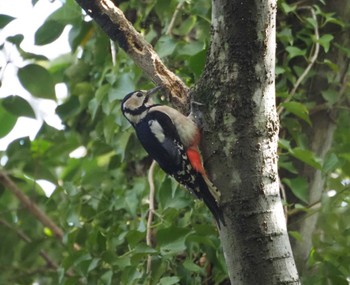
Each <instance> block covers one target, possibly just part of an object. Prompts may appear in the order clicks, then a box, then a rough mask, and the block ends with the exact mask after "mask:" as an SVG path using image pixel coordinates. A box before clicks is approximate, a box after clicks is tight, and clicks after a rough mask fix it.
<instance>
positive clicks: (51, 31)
mask: <svg viewBox="0 0 350 285" xmlns="http://www.w3.org/2000/svg"><path fill="white" fill-rule="evenodd" d="M64 27H65V25H64V24H61V23H59V22H57V21H54V20H48V21H45V22H44V24H43V25H42V26H41V27H40V28H39V29H38V30H37V31H36V32H35V35H34V43H35V44H36V45H38V46H42V45H47V44H49V43H52V42H53V41H55V40H57V39H58V38H59V37H60V35H61V34H62V32H63V30H64Z"/></svg>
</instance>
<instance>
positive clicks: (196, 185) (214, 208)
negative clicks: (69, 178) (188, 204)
mask: <svg viewBox="0 0 350 285" xmlns="http://www.w3.org/2000/svg"><path fill="white" fill-rule="evenodd" d="M159 89H160V87H159V86H158V87H155V88H153V89H151V90H149V91H144V90H138V91H134V92H131V93H129V94H127V95H126V96H125V98H124V99H123V101H122V104H121V109H122V112H123V115H124V116H125V117H126V119H127V120H128V121H129V122H130V123H131V125H132V126H133V127H134V129H135V131H136V135H137V137H138V139H139V141H140V142H141V144H142V146H143V147H144V149H145V150H146V151H147V153H148V154H149V155H150V156H151V157H152V158H153V159H154V160H155V161H156V162H157V163H158V164H159V166H160V168H162V169H163V170H164V171H165V172H166V173H167V174H169V175H171V176H172V177H174V178H175V180H176V181H178V182H179V183H180V184H182V185H183V186H185V187H186V188H187V189H188V190H189V191H190V192H191V193H192V194H194V195H195V196H196V197H197V198H199V199H202V200H203V201H204V203H205V204H206V206H207V207H208V208H209V210H210V211H211V212H212V214H213V216H214V218H215V220H216V222H217V225H218V226H219V227H220V222H221V224H224V220H223V215H222V212H221V210H220V209H219V207H218V202H219V200H220V192H219V191H218V189H217V188H216V187H215V186H214V185H213V183H212V182H211V181H210V180H209V178H208V176H207V174H206V172H205V170H204V167H203V164H202V160H201V155H200V152H199V149H198V145H199V142H200V130H199V128H198V126H197V124H196V123H195V122H194V121H193V120H192V118H191V116H185V115H183V114H181V113H180V112H179V111H177V110H175V109H173V108H171V107H169V106H166V105H160V104H155V103H154V102H153V100H152V98H151V95H153V94H154V93H156V92H157V91H158V90H159Z"/></svg>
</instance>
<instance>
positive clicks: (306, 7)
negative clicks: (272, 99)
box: [277, 6, 320, 115]
mask: <svg viewBox="0 0 350 285" xmlns="http://www.w3.org/2000/svg"><path fill="white" fill-rule="evenodd" d="M302 9H307V10H310V12H311V15H312V18H313V19H314V20H315V27H314V33H315V50H314V53H313V55H312V56H311V58H310V62H309V64H308V66H307V67H306V68H305V70H304V72H303V73H302V74H301V75H300V76H299V78H298V80H297V81H296V82H295V84H294V86H293V89H292V90H291V91H290V93H289V95H288V97H287V98H286V99H285V100H284V101H283V103H287V102H289V101H290V100H291V99H292V98H293V96H294V94H295V93H296V91H297V89H298V87H299V85H300V84H301V82H303V80H304V79H305V77H306V76H307V75H308V73H309V72H310V70H311V68H312V66H313V65H314V64H315V62H316V60H317V57H318V54H319V52H320V44H319V39H320V34H319V31H318V24H317V17H316V13H315V10H314V8H313V7H311V6H303V7H299V8H298V10H302ZM283 110H284V108H283V106H282V105H279V106H278V108H277V113H278V115H280V114H281V113H282V112H283Z"/></svg>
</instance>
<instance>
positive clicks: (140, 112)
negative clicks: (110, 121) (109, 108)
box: [121, 86, 161, 125]
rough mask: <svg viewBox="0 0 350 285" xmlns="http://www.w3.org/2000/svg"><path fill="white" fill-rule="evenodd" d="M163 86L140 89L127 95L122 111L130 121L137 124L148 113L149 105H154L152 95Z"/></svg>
mask: <svg viewBox="0 0 350 285" xmlns="http://www.w3.org/2000/svg"><path fill="white" fill-rule="evenodd" d="M160 88H161V87H160V86H157V87H155V88H153V89H151V90H148V91H145V90H138V91H134V92H131V93H129V94H127V95H126V96H125V98H124V99H123V101H122V105H121V108H122V112H123V115H124V116H125V117H126V118H127V119H128V121H129V122H130V123H131V124H133V125H135V124H137V123H138V122H140V121H141V120H142V119H143V118H144V117H145V116H146V114H147V111H148V109H149V107H151V106H152V105H154V102H153V100H152V98H151V95H153V94H154V93H156V92H157V91H158V90H159V89H160Z"/></svg>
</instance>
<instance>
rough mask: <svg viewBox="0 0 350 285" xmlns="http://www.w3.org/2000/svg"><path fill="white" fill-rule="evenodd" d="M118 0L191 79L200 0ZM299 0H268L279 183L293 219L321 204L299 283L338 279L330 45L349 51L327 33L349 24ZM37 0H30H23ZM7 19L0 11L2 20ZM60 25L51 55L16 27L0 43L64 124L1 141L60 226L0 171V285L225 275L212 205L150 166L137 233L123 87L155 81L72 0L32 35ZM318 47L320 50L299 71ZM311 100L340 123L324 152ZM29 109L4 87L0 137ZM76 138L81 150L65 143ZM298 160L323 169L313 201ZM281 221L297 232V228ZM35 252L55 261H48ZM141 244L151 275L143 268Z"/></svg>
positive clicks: (340, 156) (344, 242)
mask: <svg viewBox="0 0 350 285" xmlns="http://www.w3.org/2000/svg"><path fill="white" fill-rule="evenodd" d="M41 1H45V0H41ZM56 1H58V0H56ZM344 1H345V0H344ZM115 2H116V3H117V4H118V6H119V7H120V8H121V9H122V10H123V11H124V12H125V15H126V16H127V18H128V19H129V20H130V21H131V22H132V23H133V25H134V26H135V28H136V29H137V30H138V31H140V32H141V33H142V34H143V35H144V36H145V38H146V39H147V40H148V41H149V42H150V43H152V45H153V46H154V47H155V49H156V51H157V52H158V53H159V55H160V56H161V58H162V60H163V61H164V62H165V63H166V65H167V66H168V67H169V68H170V69H171V70H172V71H174V72H175V73H176V74H178V75H179V76H180V77H181V78H182V79H183V80H184V81H185V82H186V84H187V85H188V86H191V85H193V84H194V83H195V82H196V81H197V79H198V78H199V77H200V75H201V73H202V71H203V68H204V65H205V57H206V51H207V47H208V44H209V41H210V21H211V3H210V1H208V0H196V1H191V0H186V1H184V0H170V1H169V0H166V1H165V0H158V1H156V0H145V1H136V0H131V1H115ZM309 2H311V4H312V5H310V6H307V7H308V8H305V6H304V7H301V6H300V4H298V3H295V4H293V3H287V1H285V0H281V1H278V13H279V14H278V22H277V42H278V43H277V66H276V86H277V102H278V106H279V107H278V108H279V109H278V110H279V112H280V119H281V135H280V137H281V139H280V145H279V146H280V148H279V149H280V150H279V154H280V169H281V172H280V174H281V179H282V180H281V181H282V185H281V188H283V189H284V192H285V195H284V198H285V200H286V201H285V204H286V208H288V210H289V213H290V217H289V221H292V222H293V219H294V216H293V215H294V213H295V212H297V214H296V215H298V213H300V212H302V213H307V215H313V214H314V212H315V211H317V213H318V214H319V215H320V216H319V221H318V225H317V229H316V230H315V233H314V235H313V247H312V250H311V253H310V257H309V260H308V263H307V266H308V270H307V271H306V272H305V273H303V276H302V277H303V280H304V284H348V280H349V278H350V266H349V264H350V215H349V214H350V213H349V210H350V208H349V197H350V194H349V176H350V153H349V150H350V132H349V122H350V112H349V107H350V104H349V99H350V97H349V94H348V91H349V82H348V81H347V80H346V79H347V78H348V76H349V74H348V73H347V72H343V78H342V80H339V78H338V74H339V73H340V71H341V70H342V69H343V66H340V63H339V62H338V61H337V60H335V59H334V57H331V56H329V54H331V52H334V51H335V50H336V51H338V52H340V53H341V54H342V55H343V58H345V60H344V61H343V62H342V64H343V63H344V64H348V62H349V58H350V46H349V45H347V42H346V41H336V40H335V35H334V34H333V33H331V32H330V27H331V28H332V27H335V28H336V29H337V31H339V32H340V33H343V34H346V32H348V31H349V23H348V21H345V20H344V19H343V18H341V17H340V16H339V15H338V14H336V13H332V11H328V10H327V5H326V3H324V1H316V0H315V1H309ZM36 3H37V0H32V5H36ZM311 10H312V11H313V12H312V13H311ZM176 11H177V12H176ZM313 13H314V14H313ZM13 20H14V18H12V17H11V16H9V15H4V14H2V15H0V28H6V26H7V25H9V24H10V23H11V22H12V21H13ZM67 27H68V29H69V45H70V47H71V52H70V53H68V54H64V55H60V56H59V57H57V58H56V59H54V60H49V59H48V58H46V57H45V56H43V55H40V54H34V53H31V52H28V51H25V50H23V49H22V47H21V42H22V41H23V35H21V34H16V35H12V36H9V37H7V38H6V39H5V41H4V42H2V43H0V44H1V46H0V48H1V52H2V53H3V54H4V56H5V57H6V56H7V55H6V48H5V47H8V46H12V48H15V49H16V50H17V51H18V53H19V54H20V56H21V57H22V59H23V61H24V63H25V64H24V65H23V66H18V72H17V76H18V79H19V81H20V83H21V85H22V86H23V87H24V88H25V89H26V90H27V91H28V92H29V93H30V94H31V96H34V97H36V98H44V99H50V100H53V101H55V102H56V103H57V108H56V113H57V115H58V116H59V117H60V119H61V120H62V124H63V125H64V128H63V129H61V130H58V129H56V128H54V127H53V126H51V125H50V124H48V123H47V122H45V121H44V122H43V124H42V126H41V128H40V130H39V131H38V133H37V135H36V136H35V138H34V139H32V140H30V139H29V138H28V137H22V138H19V139H17V140H14V141H13V142H11V143H10V144H9V145H8V146H7V148H6V149H5V150H3V151H0V161H1V165H0V171H1V172H6V173H7V174H8V175H9V176H10V178H11V179H12V180H13V181H14V182H15V183H16V185H17V186H18V187H19V188H20V189H21V191H23V192H24V193H25V194H26V195H27V196H29V197H30V199H31V200H32V201H33V202H34V203H35V204H37V205H38V206H39V207H40V208H41V209H42V210H43V211H44V212H45V213H46V215H47V216H49V217H51V218H52V219H53V220H54V221H55V223H56V224H57V225H58V226H59V227H60V228H61V229H62V230H63V232H64V237H63V239H62V241H59V240H58V239H57V238H56V237H55V235H54V233H53V232H52V230H51V229H50V228H47V227H45V226H42V224H41V223H40V222H39V221H38V220H37V219H36V218H35V217H34V216H32V215H31V214H30V212H29V211H28V210H27V209H26V208H25V207H23V205H22V204H21V203H20V202H19V201H18V200H17V199H16V197H15V196H14V195H13V194H12V193H11V192H10V191H8V190H7V189H5V187H4V186H3V185H1V184H0V240H1V242H0V270H1V275H0V284H128V285H129V284H161V285H171V284H229V281H228V278H227V273H226V269H225V262H224V258H223V253H222V250H221V247H220V240H219V237H218V232H217V230H216V228H215V225H214V223H213V221H212V218H211V216H210V215H209V212H208V210H207V209H205V207H204V205H203V204H202V203H201V202H199V201H195V200H194V199H193V198H192V197H191V196H190V195H189V194H188V193H187V192H186V191H184V190H183V189H182V188H181V187H179V186H178V185H177V184H176V183H175V182H174V181H173V180H171V179H170V178H169V177H167V176H165V175H164V173H163V172H162V171H160V170H159V168H158V167H156V169H155V173H154V182H155V188H156V199H155V202H156V214H155V217H154V221H153V226H152V242H153V246H152V247H150V246H148V245H146V228H147V226H146V224H147V216H148V207H149V206H148V193H149V184H148V181H147V172H148V169H149V167H150V165H151V160H150V159H149V158H148V157H147V155H146V153H145V152H144V151H143V149H142V148H141V147H140V145H139V143H138V141H137V138H136V136H135V134H134V132H133V130H132V129H131V127H130V126H129V124H128V123H127V122H126V120H125V119H124V118H123V117H122V114H121V111H120V101H121V100H122V99H123V97H124V96H125V94H127V93H129V92H131V91H133V90H136V89H148V88H151V87H152V86H153V85H152V84H151V82H150V81H149V80H148V79H147V78H146V77H145V76H144V75H143V73H142V71H141V70H140V69H139V68H138V67H137V66H135V64H134V63H133V62H132V61H131V60H130V59H129V58H128V56H127V55H126V54H125V53H124V52H123V50H121V49H120V48H119V47H118V46H114V45H113V44H112V43H111V42H110V40H109V39H108V38H107V37H106V35H105V34H104V33H103V32H102V31H101V30H100V29H99V27H98V26H97V25H96V24H95V23H94V22H93V21H91V19H90V18H89V17H88V16H86V15H84V14H83V13H82V11H81V9H80V7H79V6H78V5H77V4H76V3H75V1H74V0H66V1H62V6H61V8H59V9H58V10H56V11H55V12H54V13H52V14H51V15H47V19H46V21H45V22H44V24H43V25H42V26H41V27H40V28H39V29H38V30H37V31H36V33H35V44H36V45H46V44H49V43H52V42H54V41H55V40H56V39H58V38H59V37H60V35H61V34H62V32H63V31H64V29H67ZM316 28H317V31H318V33H319V35H318V36H317V35H316V34H315V31H316ZM317 46H318V48H319V51H318V53H317V57H316V60H315V61H314V63H313V65H312V68H311V69H310V71H309V72H307V74H306V75H303V73H304V71H305V70H306V69H307V67H308V65H310V62H312V56H313V55H315V51H317ZM8 65H16V63H15V62H11V60H9V61H8V62H7V63H6V65H5V66H2V67H1V68H2V73H1V74H3V70H4V69H6V67H7V66H8ZM317 66H322V68H323V69H322V72H323V73H322V74H323V76H324V77H325V81H326V83H327V84H326V85H325V86H326V87H325V88H324V89H322V90H321V94H320V96H318V97H317V98H315V96H310V94H309V90H310V89H309V88H310V82H312V81H313V80H315V78H316V77H317V76H318V75H319V74H318V73H317V68H315V67H317ZM346 67H347V66H346ZM301 77H302V79H303V80H302V81H301V82H300V84H299V83H297V82H298V80H299V79H300V78H301ZM1 80H3V78H1ZM59 83H61V84H62V83H63V84H64V85H65V86H66V87H67V96H63V99H59V98H62V96H58V95H59V94H57V92H58V91H57V90H58V89H55V86H56V85H57V84H59ZM296 86H297V88H294V87H296ZM293 89H295V90H293ZM159 100H162V98H159ZM318 106H321V108H322V109H321V110H322V111H327V112H328V113H329V120H333V122H334V125H335V126H336V129H335V133H334V140H333V142H332V146H331V149H329V151H327V155H326V156H325V157H324V158H320V157H319V156H318V155H317V153H316V152H315V151H314V150H312V148H311V147H310V142H309V141H308V139H309V133H308V132H309V130H310V129H312V128H313V127H314V124H313V122H312V118H311V117H310V115H312V112H314V111H315V108H316V109H317V108H318ZM334 111H336V115H335V116H332V114H333V112H334ZM37 112H38V111H37V110H36V106H32V105H31V104H30V103H29V102H28V101H27V100H25V99H23V98H22V97H20V96H17V95H15V94H8V96H7V97H5V98H1V99H0V122H1V125H0V136H1V137H4V136H6V135H7V134H8V133H9V132H10V131H11V130H12V129H13V127H14V126H15V124H16V122H17V120H18V118H19V117H22V116H25V117H31V118H35V117H36V114H37ZM77 150H79V155H76V154H74V153H76V151H77ZM305 166H307V167H311V168H313V169H317V170H320V171H321V172H322V175H323V176H324V177H325V178H326V183H325V186H324V189H322V192H323V194H322V199H321V200H320V201H317V203H316V204H317V207H316V210H315V207H314V206H315V203H313V204H310V200H309V198H308V197H309V192H308V191H309V185H308V182H309V181H308V179H307V177H305V175H303V172H302V169H303V168H304V167H305ZM41 180H46V181H48V182H50V183H52V184H53V185H54V187H55V190H54V192H53V193H52V194H51V195H47V193H46V192H45V187H43V186H42V184H40V183H38V181H41ZM48 196H49V197H48ZM311 206H312V207H311ZM291 234H292V236H293V238H295V239H296V240H298V239H302V237H301V236H300V235H298V232H297V231H292V232H291ZM43 253H44V254H46V255H47V256H49V257H50V258H51V259H52V260H53V261H54V262H55V264H50V263H49V262H48V261H47V260H45V258H43ZM149 255H151V257H152V273H151V274H148V273H147V272H146V261H147V257H148V256H149Z"/></svg>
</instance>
